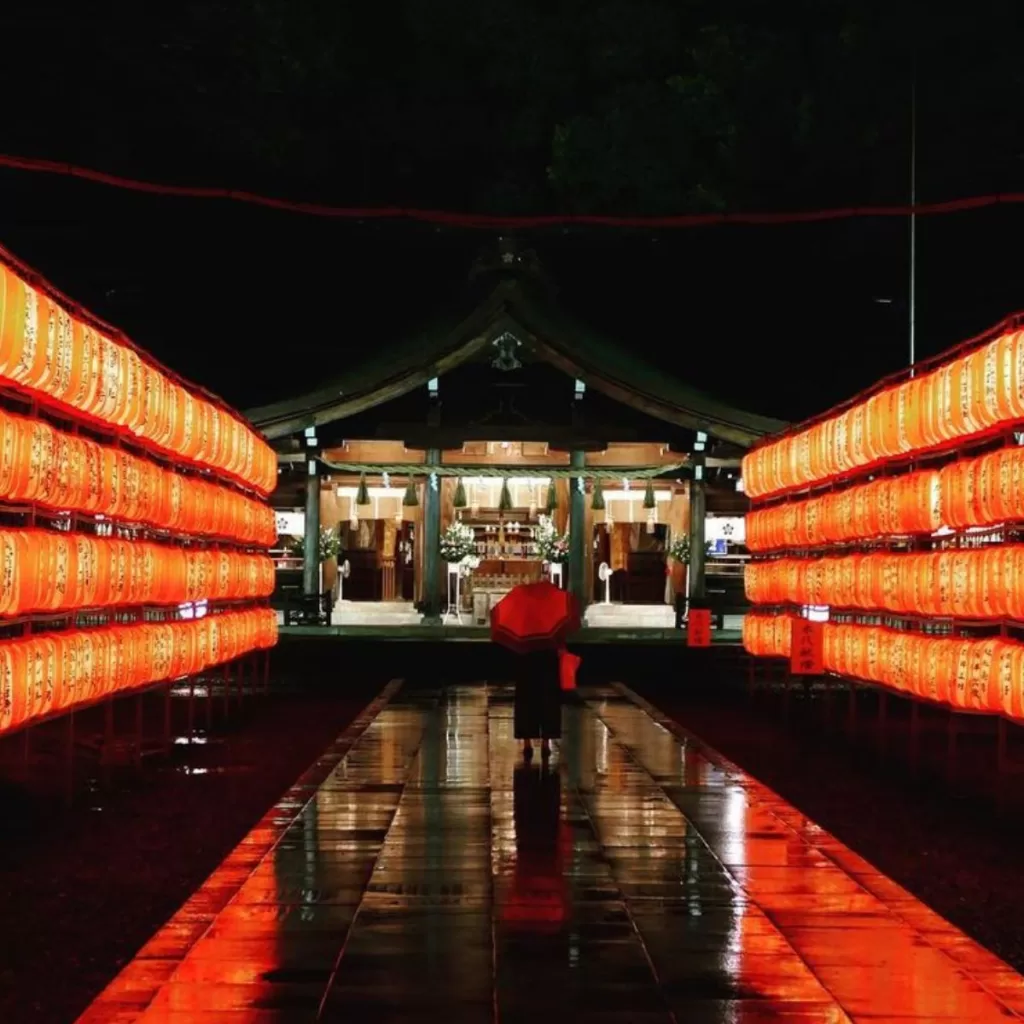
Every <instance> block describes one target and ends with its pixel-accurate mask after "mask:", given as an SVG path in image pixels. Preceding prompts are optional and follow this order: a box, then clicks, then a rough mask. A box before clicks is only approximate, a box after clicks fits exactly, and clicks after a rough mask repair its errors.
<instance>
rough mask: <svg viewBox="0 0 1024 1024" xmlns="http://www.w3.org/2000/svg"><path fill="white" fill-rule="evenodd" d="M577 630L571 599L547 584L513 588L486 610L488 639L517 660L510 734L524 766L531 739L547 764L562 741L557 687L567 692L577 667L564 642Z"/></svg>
mask: <svg viewBox="0 0 1024 1024" xmlns="http://www.w3.org/2000/svg"><path fill="white" fill-rule="evenodd" d="M579 627H580V613H579V605H578V604H577V602H576V598H575V597H573V595H572V594H570V593H568V592H567V591H564V590H561V589H560V588H559V587H556V586H554V585H553V584H551V583H548V582H547V581H546V580H544V581H541V582H539V583H526V584H521V585H520V586H518V587H514V588H513V589H512V590H510V591H509V592H508V594H506V595H505V597H503V598H502V599H501V601H499V602H498V603H497V604H496V605H495V606H494V608H493V609H491V639H492V640H494V642H495V643H498V644H501V646H503V647H506V648H508V649H509V650H511V651H514V652H515V653H516V654H519V655H521V659H520V666H519V671H518V672H517V677H518V678H517V680H516V688H515V712H514V729H513V731H514V733H515V738H516V739H517V740H522V742H523V757H524V758H525V759H526V760H527V761H528V760H530V759H531V758H532V757H533V741H534V740H539V741H540V749H541V757H542V758H543V759H545V760H547V758H548V757H550V754H551V741H552V740H559V739H561V738H562V701H561V694H560V692H559V689H560V682H561V688H562V689H572V688H573V687H574V686H575V682H574V677H575V669H576V666H577V665H578V664H579V659H578V658H577V657H576V656H575V655H571V654H569V653H568V652H567V651H566V649H565V641H566V638H567V637H568V636H569V634H571V633H573V632H575V631H576V630H577V629H579Z"/></svg>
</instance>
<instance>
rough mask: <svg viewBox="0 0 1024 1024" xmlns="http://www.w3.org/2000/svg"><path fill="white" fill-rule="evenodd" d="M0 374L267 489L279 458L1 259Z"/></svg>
mask: <svg viewBox="0 0 1024 1024" xmlns="http://www.w3.org/2000/svg"><path fill="white" fill-rule="evenodd" d="M0 379H6V380H8V381H10V382H12V383H13V384H15V385H17V386H19V387H21V388H24V389H26V390H27V391H30V392H37V393H39V394H40V395H44V396H46V397H47V398H49V399H52V400H53V401H55V402H57V403H59V404H60V405H62V406H65V407H67V408H68V409H70V410H73V411H74V412H75V413H76V414H79V415H81V416H83V417H85V418H86V419H88V420H90V421H92V422H95V423H100V424H103V425H104V426H106V427H109V428H112V429H115V430H120V431H123V432H124V433H126V434H131V435H132V436H133V437H135V438H137V439H138V440H139V441H140V442H141V443H143V444H147V445H149V446H151V447H152V448H154V449H155V450H158V451H160V452H163V453H166V454H168V455H170V456H172V457H173V458H175V459H177V460H180V461H183V462H187V463H189V464H192V465H198V466H203V467H205V468H207V469H211V470H213V471H214V472H217V473H221V474H224V475H225V476H227V477H230V478H231V479H233V480H236V481H238V482H239V483H241V484H243V485H245V486H248V487H252V488H254V489H255V490H257V491H259V492H260V493H262V494H269V493H270V491H272V490H273V489H274V487H275V486H276V483H277V456H276V455H275V454H274V451H273V449H272V448H271V447H270V446H269V445H268V444H267V443H266V442H265V441H264V440H263V439H262V438H261V437H260V436H259V435H258V434H257V433H256V432H255V431H254V430H253V429H252V428H251V427H249V426H247V425H246V424H245V423H243V422H242V421H241V419H239V418H238V417H237V416H235V415H233V414H232V413H230V412H229V411H227V409H225V408H222V407H220V406H218V405H216V404H214V403H213V402H211V401H209V400H208V399H205V398H201V397H199V396H198V395H196V394H193V393H192V392H191V391H189V390H188V389H187V388H185V387H182V386H181V385H180V384H177V383H175V382H174V381H173V380H171V379H170V377H168V376H167V375H166V374H165V373H163V372H161V371H160V370H158V369H157V368H156V367H155V366H153V365H152V364H150V363H149V362H147V361H146V360H145V359H144V358H143V357H142V356H140V355H139V353H138V352H136V351H135V350H134V349H133V348H132V347H131V346H130V345H126V344H123V343H121V342H118V341H114V340H112V339H111V338H108V337H106V336H105V335H104V334H103V333H102V332H100V331H97V330H95V329H94V328H93V327H91V326H90V325H89V324H86V323H84V322H83V321H81V320H79V319H78V318H77V317H74V316H72V315H71V314H70V313H68V312H67V311H66V310H65V309H64V308H63V307H62V306H60V305H59V304H58V303H57V302H55V301H54V300H53V299H51V298H50V297H49V296H47V295H46V294H45V293H43V292H41V291H39V290H37V289H36V288H33V287H32V286H31V285H30V284H28V283H27V282H25V281H23V280H22V279H21V278H20V277H19V276H18V275H17V274H16V273H14V272H13V271H12V270H10V269H8V268H7V267H6V266H4V265H3V264H0Z"/></svg>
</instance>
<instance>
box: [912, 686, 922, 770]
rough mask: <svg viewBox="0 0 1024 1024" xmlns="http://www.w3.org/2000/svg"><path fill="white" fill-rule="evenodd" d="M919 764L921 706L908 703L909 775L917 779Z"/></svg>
mask: <svg viewBox="0 0 1024 1024" xmlns="http://www.w3.org/2000/svg"><path fill="white" fill-rule="evenodd" d="M920 764H921V705H920V704H919V703H918V702H917V701H916V700H912V701H911V702H910V774H911V777H912V778H917V775H918V772H919V770H920Z"/></svg>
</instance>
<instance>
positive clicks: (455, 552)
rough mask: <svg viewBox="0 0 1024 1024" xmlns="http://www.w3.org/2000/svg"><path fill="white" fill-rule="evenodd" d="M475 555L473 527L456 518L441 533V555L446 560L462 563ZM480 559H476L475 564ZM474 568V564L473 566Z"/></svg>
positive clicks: (478, 562)
mask: <svg viewBox="0 0 1024 1024" xmlns="http://www.w3.org/2000/svg"><path fill="white" fill-rule="evenodd" d="M475 555H476V535H475V534H474V533H473V527H472V526H468V525H467V524H466V523H464V522H462V520H461V519H456V520H455V521H454V522H453V523H452V524H451V525H450V526H449V527H448V529H447V530H445V531H444V533H443V534H442V535H441V557H442V558H443V559H444V560H445V561H446V562H451V563H453V564H455V563H464V562H465V560H466V559H468V558H471V557H475ZM479 564H480V560H479V559H477V565H479ZM473 568H475V566H474V567H473Z"/></svg>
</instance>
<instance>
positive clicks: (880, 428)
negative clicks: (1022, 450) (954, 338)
mask: <svg viewBox="0 0 1024 1024" xmlns="http://www.w3.org/2000/svg"><path fill="white" fill-rule="evenodd" d="M1021 420H1024V332H1022V331H1013V332H1010V333H1007V334H1004V335H1002V336H1001V337H999V338H997V339H996V340H995V341H992V342H989V343H988V344H987V345H983V346H982V347H981V348H978V349H976V350H975V351H973V352H971V353H969V354H968V355H964V356H959V357H957V358H955V359H952V360H950V361H949V362H948V363H946V364H945V365H943V366H940V367H939V368H938V369H937V370H933V371H931V372H930V373H925V374H921V375H919V376H916V377H912V378H911V379H909V380H906V381H904V382H903V383H901V384H897V385H894V386H892V387H889V388H886V389H884V390H882V391H880V392H878V393H877V394H875V395H872V396H871V397H870V398H868V399H866V400H865V401H861V402H858V403H856V404H855V405H853V406H852V407H851V408H849V409H847V410H846V411H845V412H842V413H839V414H838V415H836V416H832V417H830V418H829V419H827V420H824V421H823V422H821V423H816V424H814V425H813V426H811V427H808V428H806V429H804V430H800V431H797V432H795V433H793V434H790V435H787V436H785V437H782V438H780V439H779V440H777V441H773V442H770V443H768V444H766V445H764V446H763V447H761V448H757V449H756V450H754V451H752V452H750V453H748V454H747V455H746V457H745V458H744V459H743V481H744V487H745V490H746V492H747V494H748V495H750V497H751V498H755V499H756V498H766V497H769V496H771V495H774V494H782V493H784V492H786V491H790V490H795V489H799V488H801V487H808V486H811V485H814V484H822V483H825V482H827V481H828V480H831V479H834V478H837V477H842V476H845V475H847V474H849V473H852V472H855V471H862V470H865V469H868V468H870V467H872V466H876V465H880V464H882V463H884V462H886V461H887V460H893V459H899V458H905V457H906V456H908V455H912V454H916V453H922V452H926V451H930V450H933V449H936V448H940V447H943V446H946V445H949V444H950V443H955V442H957V441H965V440H968V439H970V438H974V437H979V436H982V435H984V434H987V433H992V432H995V431H998V430H1000V429H1005V428H1008V427H1010V426H1012V425H1013V424H1015V423H1017V422H1019V421H1021Z"/></svg>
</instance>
